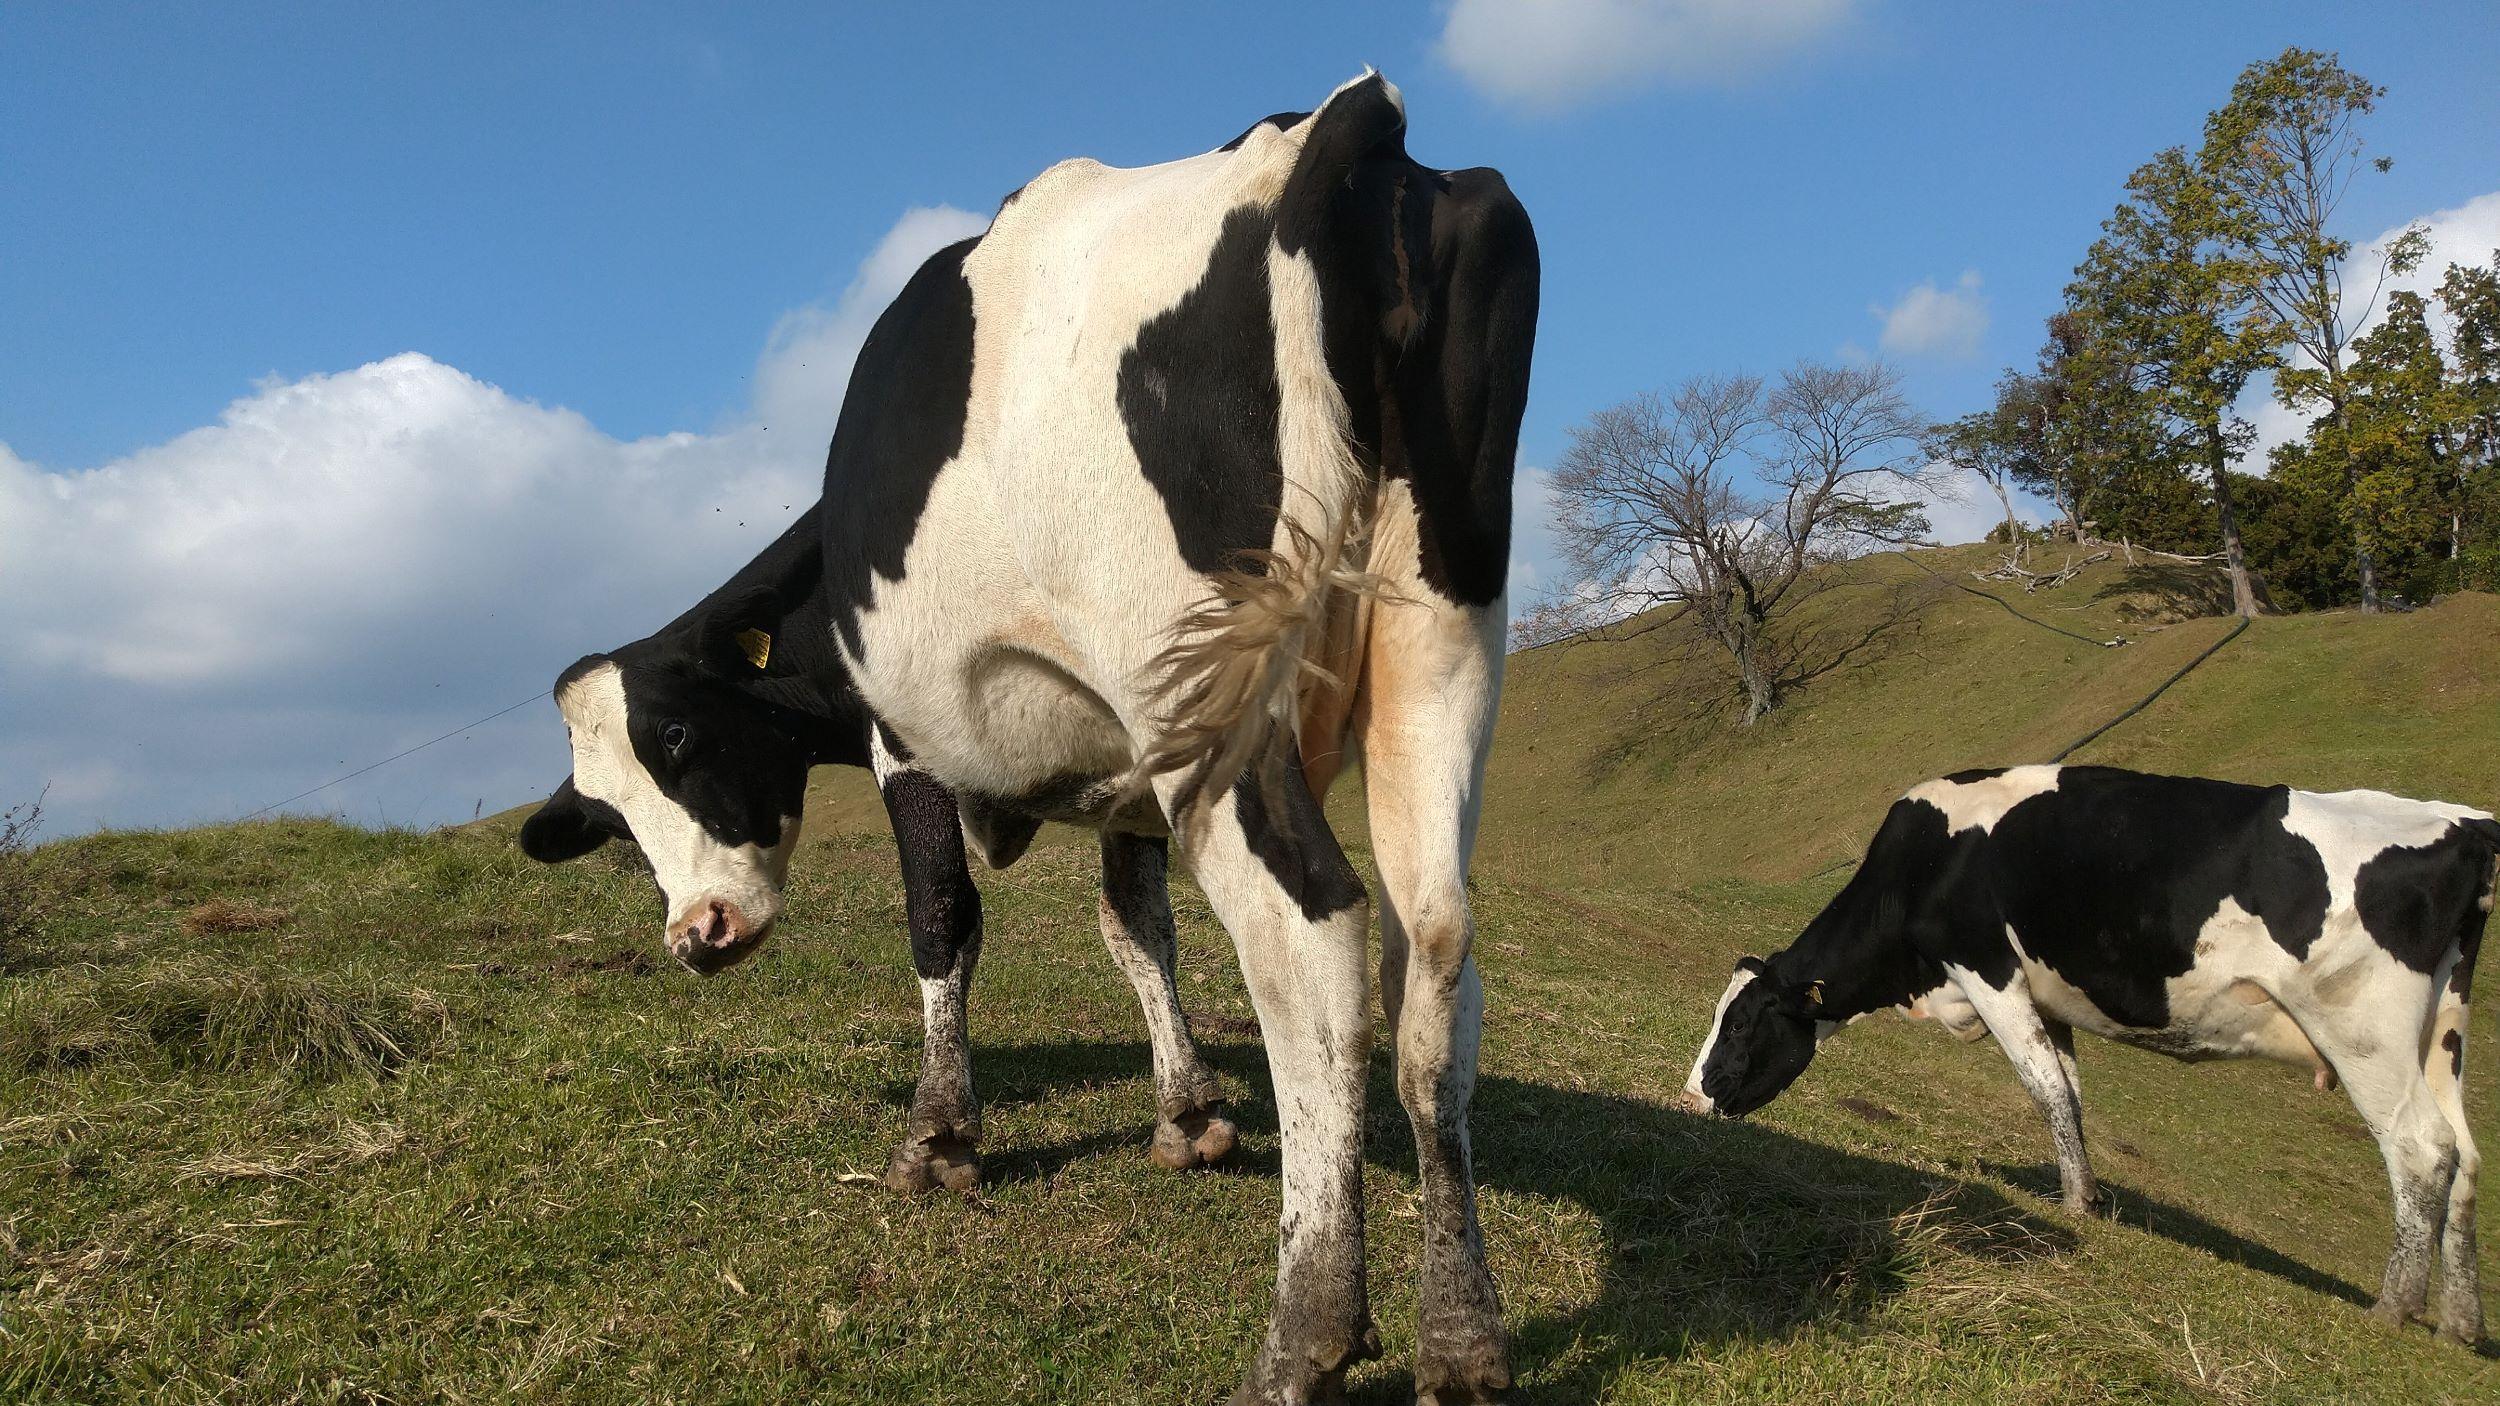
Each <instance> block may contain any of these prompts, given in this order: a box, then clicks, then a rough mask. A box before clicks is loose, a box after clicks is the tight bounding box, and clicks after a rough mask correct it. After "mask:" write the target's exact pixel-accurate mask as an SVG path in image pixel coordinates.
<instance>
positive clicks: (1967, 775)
mask: <svg viewBox="0 0 2500 1406" xmlns="http://www.w3.org/2000/svg"><path fill="white" fill-rule="evenodd" d="M2004 774H2005V768H2004V767H2001V766H1977V767H1972V768H1971V769H1970V770H1968V771H1957V772H1954V773H1952V774H1951V775H1949V776H1946V777H1945V778H1944V779H1945V780H1947V781H1950V782H1952V783H1953V784H1954V785H1956V786H1968V785H1971V784H1973V783H1974V782H1980V781H1994V780H1996V779H1997V778H1998V777H2000V776H2003V775H2004Z"/></svg>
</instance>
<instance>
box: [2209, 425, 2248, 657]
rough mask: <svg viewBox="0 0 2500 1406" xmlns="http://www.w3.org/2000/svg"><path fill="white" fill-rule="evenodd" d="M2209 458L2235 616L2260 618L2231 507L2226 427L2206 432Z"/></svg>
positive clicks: (2219, 426) (2215, 426)
mask: <svg viewBox="0 0 2500 1406" xmlns="http://www.w3.org/2000/svg"><path fill="white" fill-rule="evenodd" d="M2205 458H2206V462H2207V463H2208V464H2209V465H2210V466H2211V467H2212V469H2213V473H2214V507H2215V508H2216V509H2217V510H2218V511H2219V512H2220V514H2221V517H2222V555H2223V559H2224V560H2225V561H2227V562H2228V563H2230V567H2231V613H2232V614H2234V615H2237V616H2240V617H2241V618H2243V619H2249V620H2254V619H2256V618H2257V592H2256V589H2255V588H2254V587H2252V586H2251V585H2250V584H2249V581H2248V554H2247V553H2246V552H2245V551H2244V550H2242V548H2241V546H2240V518H2239V514H2238V513H2237V512H2235V511H2233V509H2232V507H2231V462H2230V454H2229V451H2228V450H2226V449H2225V448H2224V447H2223V443H2222V426H2221V425H2220V424H2219V423H2216V424H2214V425H2210V426H2208V427H2207V428H2206V431H2205Z"/></svg>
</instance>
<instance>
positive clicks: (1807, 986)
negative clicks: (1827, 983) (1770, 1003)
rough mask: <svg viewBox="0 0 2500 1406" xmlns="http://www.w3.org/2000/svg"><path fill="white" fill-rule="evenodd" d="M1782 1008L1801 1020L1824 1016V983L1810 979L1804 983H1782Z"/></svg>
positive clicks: (1818, 1018) (1817, 1018) (1780, 994)
mask: <svg viewBox="0 0 2500 1406" xmlns="http://www.w3.org/2000/svg"><path fill="white" fill-rule="evenodd" d="M1779 1003H1780V1009H1781V1010H1782V1011H1785V1012H1786V1013H1788V1014H1789V1015H1793V1016H1795V1017H1797V1018H1798V1019H1800V1020H1821V1019H1822V1018H1823V983H1822V982H1819V981H1809V982H1806V983H1804V984H1803V985H1798V984H1795V983H1785V982H1784V983H1782V984H1781V985H1780V988H1779Z"/></svg>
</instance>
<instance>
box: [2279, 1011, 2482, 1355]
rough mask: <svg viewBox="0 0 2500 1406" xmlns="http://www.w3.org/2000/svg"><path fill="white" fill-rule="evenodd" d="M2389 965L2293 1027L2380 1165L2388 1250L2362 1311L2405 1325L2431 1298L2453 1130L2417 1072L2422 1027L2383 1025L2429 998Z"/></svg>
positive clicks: (2453, 1163)
mask: <svg viewBox="0 0 2500 1406" xmlns="http://www.w3.org/2000/svg"><path fill="white" fill-rule="evenodd" d="M2388 967H2389V971H2388V973H2387V974H2386V976H2385V977H2384V978H2383V979H2382V980H2381V981H2379V982H2377V983H2373V984H2372V986H2371V987H2369V988H2365V989H2362V990H2359V991H2356V992H2353V993H2351V997H2350V999H2348V1000H2347V1001H2345V1002H2343V1003H2341V1004H2338V1005H2337V1006H2335V1007H2333V1008H2332V1009H2327V1010H2322V1011H2321V1010H2311V1011H2309V1012H2305V1013H2304V1012H2298V1011H2296V1012H2294V1014H2295V1016H2302V1015H2304V1014H2305V1015H2306V1018H2304V1019H2302V1020H2301V1028H2302V1029H2303V1030H2304V1031H2306V1032H2307V1034H2308V1036H2309V1040H2310V1043H2311V1044H2313V1045H2315V1046H2317V1048H2318V1053H2320V1054H2322V1055H2324V1056H2326V1058H2327V1061H2328V1062H2329V1063H2330V1064H2332V1065H2333V1066H2334V1068H2335V1073H2336V1074H2337V1076H2338V1077H2340V1078H2341V1079H2342V1080H2343V1081H2344V1088H2345V1091H2346V1092H2348V1093H2350V1094H2351V1095H2352V1104H2353V1107H2354V1108H2356V1109H2358V1110H2360V1113H2361V1117H2362V1121H2364V1122H2366V1123H2368V1124H2369V1125H2370V1132H2371V1134H2372V1135H2373V1136H2375V1137H2376V1138H2377V1139H2378V1147H2379V1155H2380V1156H2382V1157H2384V1158H2385V1159H2386V1160H2387V1180H2388V1185H2389V1187H2390V1189H2391V1190H2392V1191H2393V1192H2394V1193H2395V1219H2396V1243H2395V1246H2394V1248H2393V1249H2391V1250H2390V1251H2389V1253H2388V1256H2387V1274H2386V1277H2385V1279H2383V1280H2382V1281H2381V1282H2380V1285H2379V1294H2378V1302H2377V1303H2376V1304H2375V1305H2373V1306H2372V1308H2371V1310H2370V1311H2371V1312H2372V1313H2373V1314H2375V1315H2376V1316H2378V1317H2379V1318H2381V1319H2384V1320H2386V1321H2387V1322H2390V1323H2403V1322H2406V1321H2408V1320H2410V1319H2413V1318H2417V1317H2419V1316H2421V1313H2422V1310H2423V1308H2424V1307H2425V1306H2426V1304H2427V1303H2428V1300H2429V1298H2430V1279H2431V1261H2432V1258H2433V1256H2434V1254H2435V1252H2436V1250H2437V1248H2438V1245H2439V1241H2440V1231H2441V1228H2442V1227H2443V1226H2444V1225H2445V1224H2446V1222H2447V1219H2448V1193H2449V1188H2450V1187H2451V1186H2452V1185H2453V1183H2454V1181H2455V1178H2456V1169H2457V1152H2458V1148H2457V1135H2456V1131H2455V1129H2454V1128H2452V1127H2450V1126H2449V1122H2448V1118H2447V1116H2446V1115H2445V1114H2444V1113H2442V1112H2441V1111H2440V1103H2439V1099H2438V1097H2437V1096H2436V1095H2435V1094H2433V1093H2432V1091H2431V1084H2430V1079H2429V1077H2428V1075H2427V1074H2426V1072H2425V1071H2424V1069H2423V1064H2424V1062H2425V1061H2424V1060H2423V1057H2422V1032H2423V1030H2424V1028H2425V1026H2424V1024H2423V1023H2421V1022H2420V1021H2419V1018H2418V1017H2417V1018H2416V1020H2413V1021H2406V1022H2405V1023H2404V1025H2403V1027H2402V1028H2401V1029H2398V1028H2397V1027H2395V1026H2394V1025H2393V1024H2391V1022H2390V1020H2389V1016H2390V1015H2391V1013H2394V1012H2399V1011H2404V1010H2407V1009H2411V1010H2414V1011H2422V1012H2429V1011H2432V1010H2434V1009H2435V1008H2436V1000H2435V997H2434V994H2433V992H2432V991H2431V990H2430V989H2429V983H2428V982H2427V980H2426V979H2424V978H2422V977H2421V976H2419V975H2418V974H2416V973H2412V972H2407V971H2403V970H2401V969H2397V968H2396V967H2395V965H2394V963H2393V962H2390V963H2388Z"/></svg>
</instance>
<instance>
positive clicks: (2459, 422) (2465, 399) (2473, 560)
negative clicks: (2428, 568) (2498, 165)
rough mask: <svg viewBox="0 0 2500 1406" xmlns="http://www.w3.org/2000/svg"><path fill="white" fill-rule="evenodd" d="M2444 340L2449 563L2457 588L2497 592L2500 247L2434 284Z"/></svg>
mask: <svg viewBox="0 0 2500 1406" xmlns="http://www.w3.org/2000/svg"><path fill="white" fill-rule="evenodd" d="M2439 306H2440V310H2441V311H2442V312H2443V313H2445V314H2446V316H2447V322H2448V326H2449V329H2450V337H2449V358H2448V376H2449V408H2450V413H2451V415H2452V416H2453V420H2452V423H2451V426H2450V431H2451V434H2452V437H2453V441H2454V446H2455V455H2454V458H2453V459H2452V461H2451V464H2450V469H2451V474H2452V482H2451V483H2450V485H2449V499H2450V503H2451V509H2450V513H2449V518H2448V560H2449V563H2450V573H2451V582H2452V584H2454V585H2457V586H2464V587H2479V588H2481V589H2483V590H2495V589H2500V249H2496V250H2493V251H2492V257H2491V263H2490V264H2489V265H2488V266H2484V267H2476V266H2474V265H2471V264H2450V265H2449V266H2448V272H2447V275H2446V276H2445V277H2444V278H2442V279H2440V281H2439Z"/></svg>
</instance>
